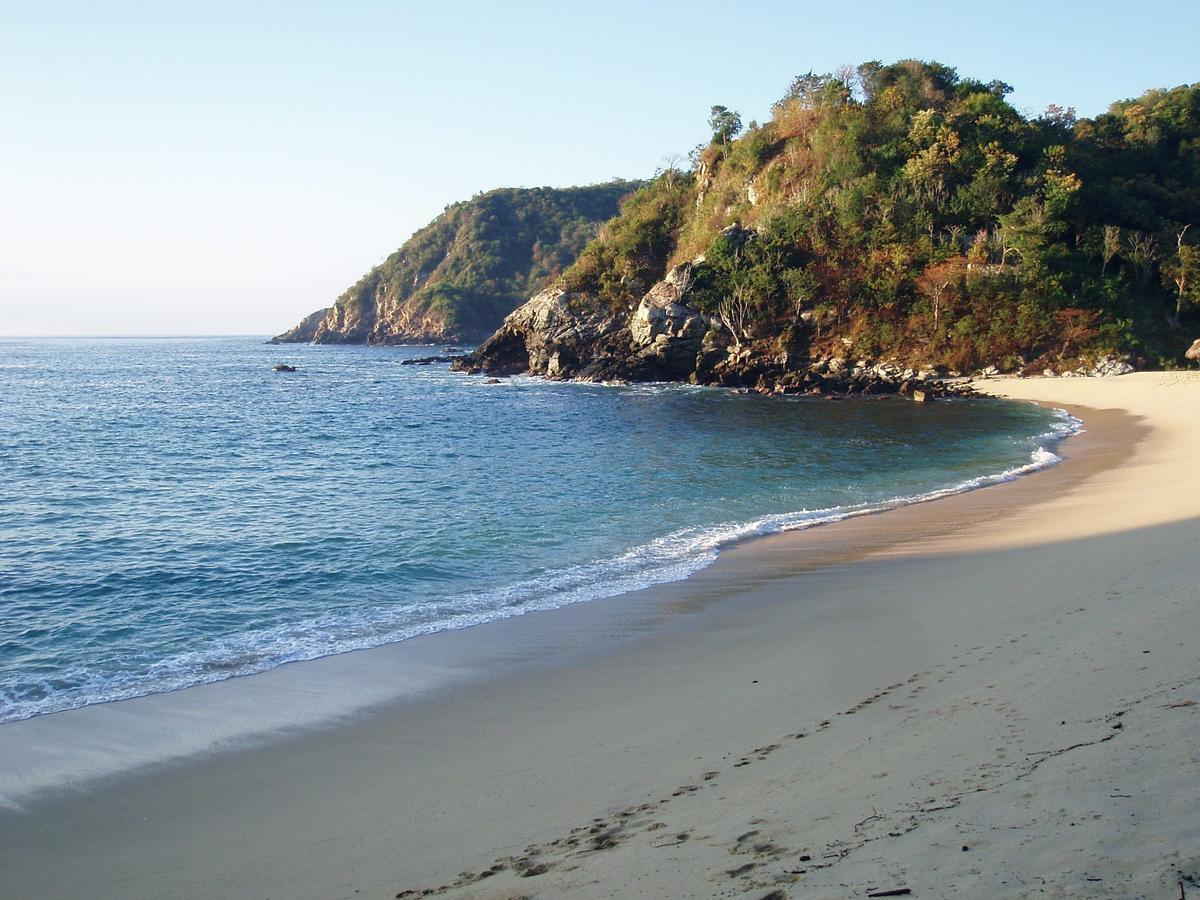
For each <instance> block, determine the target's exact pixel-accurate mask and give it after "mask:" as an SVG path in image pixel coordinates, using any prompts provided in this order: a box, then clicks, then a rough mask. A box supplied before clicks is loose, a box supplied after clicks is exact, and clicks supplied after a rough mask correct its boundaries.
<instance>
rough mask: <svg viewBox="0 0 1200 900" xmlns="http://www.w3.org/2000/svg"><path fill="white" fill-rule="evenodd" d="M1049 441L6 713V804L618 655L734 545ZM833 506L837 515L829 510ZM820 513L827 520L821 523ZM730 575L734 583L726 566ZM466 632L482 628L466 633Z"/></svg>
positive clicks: (0, 773) (1007, 477)
mask: <svg viewBox="0 0 1200 900" xmlns="http://www.w3.org/2000/svg"><path fill="white" fill-rule="evenodd" d="M699 389H700V390H712V388H699ZM851 402H853V401H851ZM889 402H899V401H889ZM1051 411H1052V412H1061V413H1066V414H1067V415H1068V416H1072V417H1073V418H1074V420H1075V422H1074V424H1073V425H1071V426H1069V430H1068V426H1067V425H1066V423H1064V422H1060V423H1056V424H1055V425H1053V426H1052V428H1051V431H1049V432H1046V433H1044V434H1043V435H1040V436H1039V437H1042V438H1043V439H1044V440H1045V441H1046V443H1047V444H1051V443H1052V444H1053V446H1054V448H1055V450H1056V451H1061V449H1062V444H1063V442H1064V441H1066V440H1067V439H1077V438H1078V437H1079V435H1080V433H1081V432H1082V430H1083V429H1082V426H1081V423H1080V422H1079V417H1078V416H1075V415H1073V414H1072V413H1071V412H1070V411H1067V410H1062V409H1057V410H1055V409H1051ZM1060 425H1061V426H1062V428H1063V430H1061V431H1060V430H1059V427H1060ZM1085 443H1086V442H1085ZM1041 449H1042V448H1040V449H1039V450H1038V451H1035V452H1034V453H1032V454H1031V456H1030V459H1029V461H1028V462H1027V463H1024V464H1021V465H1015V466H1012V467H1010V468H1009V469H1006V470H1004V471H1001V472H992V473H989V474H985V475H978V476H972V477H970V478H968V479H966V480H965V481H963V482H960V483H957V484H955V485H952V486H949V487H944V488H936V489H933V490H930V491H928V492H926V493H923V494H918V495H913V496H897V497H892V498H888V499H886V500H881V501H878V502H871V503H866V504H864V505H863V507H862V508H859V507H837V508H834V509H833V510H813V511H801V512H798V513H786V514H781V515H778V516H768V517H764V518H761V519H756V520H752V521H750V522H746V523H737V524H736V525H733V526H728V525H727V526H721V527H722V529H723V530H726V531H728V530H730V529H731V528H732V530H735V531H736V530H741V531H745V532H746V533H744V534H741V535H738V536H737V537H734V538H731V539H726V540H723V541H721V542H720V543H719V544H718V545H717V546H716V548H715V549H714V558H713V559H712V560H710V561H708V562H704V563H703V564H701V565H700V566H699V568H697V569H694V570H693V571H691V572H690V573H688V574H686V575H683V576H681V577H676V578H673V579H668V580H662V581H657V580H651V581H650V582H649V583H648V584H644V585H642V586H640V587H637V588H634V589H632V590H624V591H619V592H617V593H614V594H601V595H599V596H597V597H591V598H588V599H585V600H573V601H570V602H567V603H564V604H562V605H560V606H551V607H546V608H533V609H528V610H523V611H520V612H517V613H513V614H511V615H503V616H499V617H497V618H494V619H488V620H485V621H482V622H477V623H472V624H471V625H469V626H462V627H453V628H443V629H440V630H437V631H433V632H429V633H426V634H421V635H416V636H415V637H416V638H419V640H417V641H416V642H415V643H414V642H413V638H403V639H399V640H390V641H386V642H384V643H381V644H375V645H369V646H365V647H358V648H354V649H350V650H343V651H340V652H336V653H329V654H326V655H323V656H317V657H313V658H309V659H300V660H292V661H288V662H285V663H279V664H276V665H274V666H272V667H270V668H267V669H264V670H260V671H251V672H246V673H239V674H236V675H231V676H228V677H225V678H221V679H218V680H214V681H207V682H205V681H202V682H197V683H195V684H190V685H184V686H180V687H176V688H171V689H165V690H156V691H151V692H149V693H145V694H136V695H132V696H129V697H119V698H114V699H111V700H105V701H96V702H92V703H88V704H85V705H83V706H78V707H68V708H66V709H61V710H55V711H53V712H47V713H41V714H37V715H33V716H27V717H25V718H23V719H14V720H10V721H5V722H3V723H0V759H6V760H7V761H8V765H7V766H0V811H2V810H4V809H5V808H8V809H11V810H17V811H23V810H26V809H28V808H36V806H37V805H38V804H39V802H40V801H41V800H42V799H43V797H45V796H49V797H54V796H61V795H64V794H68V795H69V794H70V793H72V792H75V791H78V790H80V789H83V788H86V787H87V786H88V785H89V784H90V783H92V782H102V781H104V780H106V779H113V778H116V779H121V778H124V777H128V776H130V775H131V774H134V773H136V772H138V771H142V770H153V769H156V768H162V767H171V766H177V765H181V764H186V763H187V761H189V760H191V759H193V758H200V757H205V756H210V755H212V754H214V753H221V752H228V751H229V750H231V749H238V748H247V747H264V746H269V745H270V744H272V743H274V742H276V741H278V740H281V739H286V738H287V737H288V736H289V735H292V734H295V733H298V732H302V731H305V730H310V729H312V730H322V729H328V728H336V727H339V725H340V724H341V723H344V722H347V721H353V720H354V719H355V718H356V717H359V716H362V715H369V714H370V711H371V710H372V709H374V708H377V707H383V706H389V705H393V704H398V703H399V704H402V703H410V702H414V701H420V700H423V699H425V698H427V697H430V696H433V695H437V694H439V693H444V692H447V691H454V690H456V689H462V688H463V687H464V686H466V685H469V684H471V683H473V682H476V681H479V680H487V679H491V678H496V677H502V676H504V675H506V674H511V673H513V672H515V671H517V670H518V669H520V668H522V666H521V665H514V664H513V663H512V659H513V657H514V656H515V655H516V654H521V655H523V656H526V657H530V656H534V655H537V656H539V657H545V659H544V661H543V663H541V665H542V667H546V666H556V665H570V664H573V663H580V662H583V661H585V660H586V659H588V658H590V657H594V656H602V655H605V654H606V653H607V652H609V651H615V650H616V649H618V647H619V646H620V644H621V643H622V642H627V641H629V640H635V639H636V638H637V637H638V636H639V635H640V634H641V633H642V632H643V631H644V630H645V629H647V628H654V627H663V626H664V624H665V620H666V619H667V618H669V617H671V616H672V615H674V612H673V610H676V609H678V608H680V607H679V604H678V603H677V601H675V600H674V595H675V594H676V593H678V592H679V590H681V591H682V592H683V593H684V594H692V593H695V594H696V595H699V594H702V593H705V592H706V591H707V590H708V588H707V586H706V584H705V579H704V574H705V572H706V571H707V570H709V569H711V568H712V567H713V566H718V565H720V566H724V565H727V564H729V563H728V560H727V557H729V556H730V555H731V554H733V555H734V557H733V558H734V560H735V561H736V560H737V559H740V556H741V554H742V553H744V552H748V553H749V554H750V556H749V557H748V558H750V559H756V558H757V556H756V552H755V550H754V549H753V548H754V545H756V544H758V542H760V541H767V542H770V541H772V540H782V541H783V542H785V543H783V544H781V546H782V547H790V546H791V543H790V541H791V540H792V539H793V537H796V536H799V535H802V534H806V533H808V532H816V531H821V530H823V529H827V528H830V527H831V526H842V527H843V528H846V529H848V530H845V531H843V530H840V529H839V530H837V531H835V532H834V533H833V534H831V535H829V536H828V539H826V538H824V537H822V536H820V535H814V536H813V537H811V538H800V540H801V541H803V543H804V545H806V546H810V547H811V548H813V549H816V548H821V550H820V553H821V554H822V559H823V562H819V563H814V564H813V566H815V567H819V565H822V564H830V563H831V562H832V561H833V559H834V557H833V556H831V555H829V554H830V550H829V548H828V546H827V544H828V543H829V542H830V541H832V542H833V543H834V544H837V545H839V546H840V545H842V544H845V543H847V542H848V543H851V544H854V545H856V546H857V545H859V544H861V545H862V547H863V548H865V547H866V546H867V540H866V536H867V535H875V534H878V533H880V530H879V528H877V527H875V526H874V525H865V526H863V527H862V528H854V529H850V528H849V526H848V523H850V522H853V521H854V520H857V519H864V518H865V519H876V518H877V517H879V516H880V515H881V514H886V516H891V515H894V514H895V513H897V512H899V511H902V510H906V509H908V508H910V507H919V506H922V505H925V504H928V503H931V502H934V501H937V502H944V501H946V500H948V499H952V498H955V497H958V496H962V495H967V494H971V493H974V492H977V491H980V490H982V489H984V488H992V487H1000V486H1005V485H1012V484H1015V483H1017V482H1018V481H1020V480H1021V479H1023V478H1025V477H1028V476H1030V475H1036V474H1039V473H1041V472H1043V471H1045V470H1047V469H1051V468H1055V467H1056V466H1058V465H1060V464H1061V462H1062V459H1063V457H1062V456H1060V455H1059V454H1058V453H1057V452H1056V453H1055V454H1054V456H1055V461H1051V462H1044V461H1039V460H1038V459H1037V456H1038V453H1040V452H1041ZM826 513H829V514H831V516H830V517H826V516H825V514H826ZM810 516H811V517H814V518H807V517H810ZM886 516H885V521H883V522H882V523H880V525H881V527H882V529H883V531H884V532H887V531H888V529H889V528H890V527H891V526H890V524H889V523H890V522H891V521H892V520H891V519H890V518H886ZM770 518H778V519H792V518H798V521H799V524H795V525H781V526H778V527H775V528H773V529H772V530H766V531H760V530H756V526H757V525H758V524H759V523H762V522H765V521H766V520H767V519H770ZM767 546H770V545H767ZM744 548H751V549H749V550H746V549H744ZM826 556H828V558H827V559H826V558H825V557H826ZM773 565H774V566H775V567H776V574H783V573H785V572H786V573H790V572H792V568H791V567H790V566H789V565H787V564H786V563H783V562H776V563H773ZM716 577H717V579H718V580H724V578H725V576H724V574H723V570H719V571H718V572H717V573H716ZM676 588H678V589H679V590H676ZM693 588H695V591H693ZM596 602H602V603H604V604H607V605H606V606H605V608H604V609H602V610H599V609H598V610H589V611H588V612H584V611H582V610H579V611H577V614H576V616H575V617H574V620H570V619H566V618H564V620H563V621H562V622H559V621H558V620H557V619H556V618H555V614H556V613H561V612H564V611H567V610H570V609H572V608H575V607H580V606H584V605H590V604H593V603H596ZM687 605H688V606H694V605H695V603H694V602H692V603H689V604H687ZM646 606H649V607H652V608H653V612H652V613H650V614H647V613H646V611H645V608H644V607H646ZM531 615H532V616H537V617H538V624H537V625H536V627H531V632H532V634H531V635H525V634H522V633H521V632H520V631H519V629H521V628H522V627H523V626H522V625H520V624H510V625H505V626H504V628H503V629H500V628H499V627H498V626H500V625H501V623H508V622H510V621H512V620H519V619H520V620H523V619H526V618H527V617H529V616H531ZM650 623H654V624H650ZM479 628H483V629H486V630H485V631H484V632H482V633H476V632H475V631H474V630H475V629H479ZM597 630H600V631H602V632H603V633H605V634H607V635H609V638H610V640H612V641H613V645H612V646H611V647H599V646H590V647H588V648H587V650H586V651H584V650H583V649H581V648H580V646H579V644H578V641H577V640H576V639H575V638H574V637H573V635H575V634H577V633H579V632H580V631H589V632H596V631H597ZM463 631H470V632H471V634H469V635H468V634H461V635H460V634H459V632H463ZM494 631H496V632H501V633H500V634H499V635H498V639H499V642H500V644H501V646H503V647H504V650H503V651H502V652H501V653H499V654H495V653H492V652H491V648H490V647H489V646H488V645H489V644H491V643H493V632H494ZM564 634H565V635H566V637H565V638H564ZM364 685H366V687H364ZM80 735H83V736H84V737H85V739H86V740H88V741H89V742H90V743H94V744H98V745H100V746H103V747H105V748H107V749H106V752H104V753H88V754H85V755H81V754H79V753H78V752H77V751H75V749H74V744H75V739H76V738H77V737H78V736H80Z"/></svg>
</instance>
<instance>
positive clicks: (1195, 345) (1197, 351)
mask: <svg viewBox="0 0 1200 900" xmlns="http://www.w3.org/2000/svg"><path fill="white" fill-rule="evenodd" d="M1183 355H1184V356H1185V357H1187V358H1188V359H1191V360H1200V340H1195V341H1192V346H1190V347H1188V348H1187V352H1186V353H1184V354H1183Z"/></svg>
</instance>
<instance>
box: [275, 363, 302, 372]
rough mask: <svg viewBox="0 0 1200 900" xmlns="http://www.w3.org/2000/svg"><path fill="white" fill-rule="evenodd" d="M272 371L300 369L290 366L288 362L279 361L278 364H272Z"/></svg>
mask: <svg viewBox="0 0 1200 900" xmlns="http://www.w3.org/2000/svg"><path fill="white" fill-rule="evenodd" d="M271 371H272V372H298V371H300V370H299V369H297V368H296V367H295V366H289V365H288V364H287V363H279V364H278V365H274V366H271Z"/></svg>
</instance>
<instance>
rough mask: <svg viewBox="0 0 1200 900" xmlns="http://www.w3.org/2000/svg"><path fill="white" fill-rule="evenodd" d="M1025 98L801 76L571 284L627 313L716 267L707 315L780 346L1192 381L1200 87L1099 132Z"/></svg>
mask: <svg viewBox="0 0 1200 900" xmlns="http://www.w3.org/2000/svg"><path fill="white" fill-rule="evenodd" d="M1010 90H1011V89H1010V88H1009V86H1008V85H1006V84H1004V83H1002V82H998V81H993V82H990V83H987V84H984V83H981V82H979V81H974V80H970V79H964V78H960V77H959V76H958V75H957V73H956V72H955V70H954V69H951V68H948V67H946V66H943V65H940V64H937V63H926V62H919V61H912V60H906V61H902V62H899V63H896V64H894V65H887V66H885V65H881V64H879V63H877V62H870V63H866V64H864V65H861V66H859V67H858V68H857V69H856V70H846V71H842V72H839V73H838V74H835V75H813V74H808V75H804V76H801V77H799V78H797V79H796V80H795V81H794V83H793V84H792V85H791V87H790V89H789V90H788V92H787V93H786V94H785V95H784V97H783V98H782V99H781V100H779V102H778V103H777V104H776V105H775V107H774V110H773V116H772V118H771V120H770V121H769V122H766V123H765V124H762V125H758V124H756V123H750V126H749V127H748V129H747V130H746V131H745V133H744V134H741V131H742V129H741V121H740V118H739V117H738V116H737V114H736V113H733V112H731V111H730V110H727V109H725V108H724V107H714V108H713V115H712V119H711V121H710V126H711V128H712V139H711V141H710V142H709V143H707V144H706V145H702V146H701V147H698V148H697V149H696V151H695V152H694V153H693V156H692V166H691V167H690V169H689V170H683V169H681V168H680V167H678V166H676V165H674V164H668V165H667V166H666V168H665V170H664V171H662V172H660V173H659V174H658V175H657V177H656V178H655V179H654V180H653V181H652V182H650V183H649V184H647V185H646V186H644V187H642V188H641V189H640V190H638V191H636V192H635V193H634V194H633V195H632V196H630V197H629V198H628V199H627V200H626V201H625V203H624V204H623V207H622V212H621V215H620V216H619V217H618V218H616V219H615V220H613V221H612V222H610V223H609V224H608V225H606V226H605V228H604V229H603V231H602V232H601V234H600V236H599V237H598V238H597V239H596V240H595V241H594V242H592V243H591V244H590V245H589V246H588V247H587V248H586V249H585V250H584V251H583V253H582V254H581V255H580V257H579V259H578V260H577V261H576V262H575V264H574V265H573V266H571V267H570V268H569V269H568V270H567V272H566V273H565V274H564V276H563V278H562V279H561V284H562V286H563V287H564V288H566V289H567V290H569V291H572V292H575V293H576V295H577V297H576V299H575V300H574V301H573V302H576V303H582V304H593V305H596V304H599V305H601V306H606V307H608V308H610V309H612V310H614V311H615V310H623V309H628V308H629V307H630V305H631V304H634V303H636V302H637V300H638V299H639V298H640V297H641V295H642V294H643V293H644V292H645V291H646V290H647V289H648V288H649V287H650V286H651V285H652V284H653V283H654V282H655V281H657V280H658V279H660V278H662V277H663V275H664V273H665V272H666V271H667V270H668V269H669V268H670V267H672V266H675V265H678V264H680V263H683V262H687V261H691V260H694V259H697V258H701V257H702V258H703V261H702V262H701V263H700V264H698V265H696V266H694V267H693V269H692V273H691V276H690V280H689V291H688V297H689V300H688V301H687V302H689V303H690V304H691V305H693V306H697V307H699V308H701V309H703V310H705V311H707V312H711V313H713V314H716V315H718V317H719V318H720V319H721V320H722V321H724V322H726V323H727V326H728V327H729V328H730V330H732V331H734V332H735V338H737V339H739V340H745V341H747V342H751V343H753V342H759V343H762V344H763V345H764V348H766V347H768V346H770V347H775V346H778V347H779V348H780V349H782V350H787V349H790V348H794V347H796V346H797V345H803V346H804V347H805V348H808V349H810V350H811V351H812V352H814V353H816V352H828V353H837V354H838V355H853V356H855V357H862V358H876V359H886V358H888V357H895V358H904V359H909V360H914V361H920V362H925V363H929V364H934V365H943V366H946V367H948V368H952V369H964V370H965V369H970V368H975V367H980V366H984V365H989V364H997V365H999V366H1001V367H1002V368H1005V369H1009V370H1012V369H1028V370H1036V371H1040V370H1041V369H1042V368H1046V367H1051V368H1063V367H1067V366H1068V365H1070V364H1073V363H1074V362H1075V361H1077V360H1078V359H1079V358H1080V357H1083V358H1088V357H1092V356H1099V355H1102V354H1106V353H1122V354H1130V355H1133V356H1136V357H1138V358H1139V359H1140V360H1141V361H1142V362H1143V363H1145V364H1149V365H1172V364H1176V363H1178V362H1180V361H1181V360H1182V352H1183V350H1184V349H1185V348H1186V347H1187V345H1188V343H1190V339H1191V338H1193V337H1195V336H1196V335H1195V334H1194V333H1193V332H1195V331H1196V330H1197V329H1196V327H1195V321H1196V319H1197V318H1198V316H1197V313H1198V312H1200V84H1198V85H1191V86H1183V87H1177V88H1173V89H1170V90H1153V91H1149V92H1147V93H1145V94H1144V95H1142V96H1141V97H1139V98H1137V99H1135V100H1126V101H1122V102H1119V103H1114V104H1113V105H1112V107H1111V108H1110V109H1109V111H1108V112H1106V113H1104V114H1103V115H1100V116H1097V117H1096V118H1095V119H1079V118H1076V116H1075V114H1074V112H1073V111H1072V110H1069V109H1066V110H1064V109H1061V108H1058V107H1051V108H1050V109H1048V110H1047V111H1046V113H1045V114H1044V115H1042V116H1040V117H1038V118H1036V119H1032V120H1030V119H1027V118H1026V117H1024V116H1022V115H1021V114H1020V113H1018V112H1017V111H1016V110H1015V109H1014V108H1013V107H1012V106H1011V105H1010V104H1009V103H1008V102H1007V100H1006V99H1005V98H1006V95H1007V94H1008V93H1009V92H1010ZM739 134H741V136H740V137H739V136H738V135H739Z"/></svg>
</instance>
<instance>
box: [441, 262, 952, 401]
mask: <svg viewBox="0 0 1200 900" xmlns="http://www.w3.org/2000/svg"><path fill="white" fill-rule="evenodd" d="M704 266H705V263H704V260H703V259H697V260H696V261H694V262H692V263H686V264H684V265H682V266H677V267H675V268H673V269H671V270H670V271H669V272H668V273H667V274H666V277H665V278H663V279H662V280H661V281H659V282H657V283H656V284H654V286H653V287H651V289H650V290H649V291H648V292H647V293H646V294H645V295H644V296H643V297H642V298H641V300H640V301H639V302H638V303H637V305H636V306H634V307H633V308H632V309H625V310H618V311H608V312H601V311H598V309H597V305H596V303H595V302H594V298H590V297H587V296H582V295H579V294H572V293H569V292H567V291H565V290H563V289H562V288H557V287H556V288H549V289H547V290H544V291H541V292H540V293H538V294H536V295H535V296H534V297H532V298H531V299H530V300H529V301H528V302H527V303H525V304H523V305H522V306H520V307H519V308H518V309H516V310H515V311H514V312H513V313H512V314H510V315H509V316H508V317H507V318H506V319H505V320H504V323H503V324H502V325H501V326H500V328H499V330H497V331H496V333H495V334H493V335H492V336H491V337H490V338H488V340H487V341H485V342H484V343H483V344H482V345H480V346H479V347H478V348H477V349H476V350H475V351H474V352H473V353H471V354H469V355H467V356H466V357H464V358H462V359H460V360H457V361H456V362H455V363H454V369H456V370H457V371H462V372H469V373H474V374H487V375H499V376H503V375H516V374H530V375H542V376H545V377H548V378H553V379H571V380H578V381H588V382H622V381H686V382H690V383H692V384H705V385H724V386H729V387H734V388H746V389H753V390H756V391H758V392H760V393H771V394H816V395H832V394H883V393H901V394H906V395H910V396H914V397H915V398H917V399H928V398H929V397H933V396H940V395H945V394H962V393H969V387H967V386H966V385H965V384H962V383H956V382H952V381H947V380H944V379H943V378H942V377H941V376H942V375H943V374H945V373H944V371H940V370H938V369H935V368H933V367H922V368H919V369H914V368H912V367H911V366H906V365H903V364H900V363H896V362H875V361H867V360H848V359H846V358H845V357H844V356H837V355H821V356H819V357H815V358H814V357H811V356H809V355H808V354H807V353H806V352H805V349H804V348H805V344H806V341H805V339H804V332H805V331H806V330H807V329H808V328H809V327H810V325H809V323H810V322H811V321H812V317H811V316H806V315H805V313H803V312H802V313H800V314H799V316H798V318H797V322H798V324H799V328H797V329H794V330H792V331H791V332H790V333H789V336H788V337H787V338H784V339H781V338H780V337H778V336H774V337H764V338H750V337H744V336H742V335H740V334H739V333H738V328H737V324H736V323H734V322H730V321H728V317H727V316H724V315H710V314H708V313H705V312H702V311H701V310H699V309H696V308H695V307H693V306H691V305H689V302H688V301H689V300H690V299H691V296H690V295H691V292H692V288H693V286H694V285H695V284H696V283H697V282H698V280H699V279H698V278H697V276H698V274H702V272H703V269H704Z"/></svg>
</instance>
